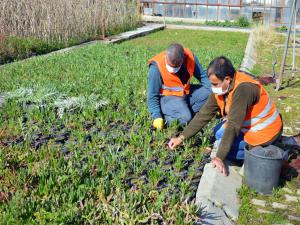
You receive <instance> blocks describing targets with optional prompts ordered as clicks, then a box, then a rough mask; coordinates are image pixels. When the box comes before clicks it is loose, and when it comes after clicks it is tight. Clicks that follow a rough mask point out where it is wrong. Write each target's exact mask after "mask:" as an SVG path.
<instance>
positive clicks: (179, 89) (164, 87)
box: [162, 85, 183, 91]
mask: <svg viewBox="0 0 300 225" xmlns="http://www.w3.org/2000/svg"><path fill="white" fill-rule="evenodd" d="M162 89H164V90H168V91H183V88H182V87H168V86H166V85H162Z"/></svg>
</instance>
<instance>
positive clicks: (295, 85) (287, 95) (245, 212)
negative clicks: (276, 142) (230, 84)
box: [239, 28, 300, 225]
mask: <svg viewBox="0 0 300 225" xmlns="http://www.w3.org/2000/svg"><path fill="white" fill-rule="evenodd" d="M256 34H259V35H260V36H259V37H258V38H257V39H256V41H257V46H256V65H255V66H254V68H253V70H252V71H251V72H252V73H253V74H255V75H259V76H266V75H267V76H269V75H271V74H272V63H273V49H276V53H277V62H278V64H277V65H276V66H275V73H276V74H279V71H280V64H281V59H282V55H283V44H284V41H285V36H283V35H281V34H275V32H274V31H267V32H266V31H265V30H264V29H262V28H259V30H258V31H257V33H256ZM272 34H274V35H272ZM298 38H299V37H298ZM296 51H297V56H296V66H297V71H298V72H297V73H296V74H295V78H293V79H291V71H290V70H288V69H287V70H286V72H285V75H284V83H283V89H282V90H280V91H279V92H276V91H275V90H274V86H275V84H270V85H268V86H266V87H265V88H266V89H267V91H268V93H269V94H270V96H271V97H272V98H273V100H274V101H275V103H276V106H277V107H278V109H279V112H280V113H281V114H282V117H283V123H284V134H285V135H295V134H297V133H299V124H300V115H299V113H297V112H298V111H299V109H300V103H299V100H300V95H299V94H298V93H299V90H300V79H299V68H300V63H299V62H300V54H299V49H297V50H296ZM291 63H292V59H291V49H290V50H289V53H288V57H287V65H288V66H289V67H290V66H291ZM289 79H291V80H290V81H289ZM283 186H284V187H288V188H289V189H291V190H292V191H294V192H296V190H297V189H299V188H300V182H299V179H297V178H295V179H292V180H291V181H288V182H286V183H283V184H282V186H281V187H283ZM281 187H279V188H277V189H276V190H274V191H273V193H272V195H270V196H261V195H258V194H257V193H255V192H253V191H251V190H250V189H249V188H247V187H245V186H243V187H242V189H241V190H240V191H239V194H240V198H241V208H240V218H239V224H266V225H267V224H287V223H288V222H291V223H293V224H299V223H296V222H295V221H288V218H287V215H288V214H289V215H295V216H298V217H299V212H300V204H299V202H296V203H293V202H290V203H289V202H286V201H285V200H284V194H285V193H284V191H283V189H282V188H281ZM253 198H256V199H261V200H265V201H266V202H267V207H266V208H265V210H268V211H271V212H272V213H270V214H263V213H258V212H257V209H258V208H259V207H256V206H254V205H253V204H251V199H253ZM272 202H278V203H283V204H285V205H287V206H288V209H287V210H279V209H277V210H274V209H272V207H271V203H272Z"/></svg>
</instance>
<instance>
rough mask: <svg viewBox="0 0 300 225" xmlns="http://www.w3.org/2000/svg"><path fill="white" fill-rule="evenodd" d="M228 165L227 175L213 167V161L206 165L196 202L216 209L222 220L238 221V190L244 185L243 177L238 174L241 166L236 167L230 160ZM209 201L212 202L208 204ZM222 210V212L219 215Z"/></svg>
mask: <svg viewBox="0 0 300 225" xmlns="http://www.w3.org/2000/svg"><path fill="white" fill-rule="evenodd" d="M226 165H227V167H228V171H229V175H228V176H227V177H225V176H224V175H223V174H221V173H220V172H219V170H218V169H217V168H213V166H212V164H211V163H208V164H206V165H205V167H204V171H203V175H202V177H201V180H200V183H199V186H198V190H197V194H196V204H197V205H200V206H202V207H203V206H204V207H208V208H211V209H214V211H215V214H216V216H217V217H218V218H220V219H221V220H222V221H231V220H232V221H236V220H237V219H238V217H239V206H240V204H239V200H238V195H237V190H238V189H239V188H240V187H241V185H242V177H241V176H240V175H239V174H238V171H239V167H237V168H236V167H235V166H233V165H231V164H230V162H226ZM208 202H210V204H208V205H207V203H208ZM211 204H212V205H211ZM216 208H219V209H216ZM220 210H221V211H222V213H221V214H219V215H218V214H217V212H220ZM210 213H212V212H210ZM204 219H205V218H204ZM213 224H218V223H213Z"/></svg>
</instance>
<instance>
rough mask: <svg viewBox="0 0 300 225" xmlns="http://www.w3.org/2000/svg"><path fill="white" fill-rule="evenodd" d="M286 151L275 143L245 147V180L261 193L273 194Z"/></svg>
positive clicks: (249, 185)
mask: <svg viewBox="0 0 300 225" xmlns="http://www.w3.org/2000/svg"><path fill="white" fill-rule="evenodd" d="M283 153H284V151H283V150H282V149H280V148H278V147H276V146H274V145H269V146H267V147H261V146H257V147H255V148H253V149H251V150H250V151H249V150H248V148H247V146H246V147H245V161H244V174H245V177H244V182H245V183H246V185H247V186H248V187H250V188H253V189H254V190H256V191H257V192H258V193H261V194H271V193H272V190H273V188H275V187H277V186H278V183H279V177H280V172H281V167H282V159H283V155H284V154H283Z"/></svg>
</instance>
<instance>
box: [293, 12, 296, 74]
mask: <svg viewBox="0 0 300 225" xmlns="http://www.w3.org/2000/svg"><path fill="white" fill-rule="evenodd" d="M296 27H297V10H295V14H294V42H293V67H292V71H293V73H292V76H293V77H294V76H295V70H296V66H295V65H296V63H295V60H296Z"/></svg>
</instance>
